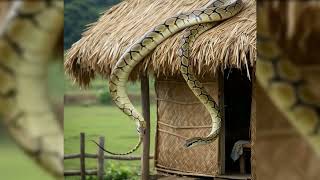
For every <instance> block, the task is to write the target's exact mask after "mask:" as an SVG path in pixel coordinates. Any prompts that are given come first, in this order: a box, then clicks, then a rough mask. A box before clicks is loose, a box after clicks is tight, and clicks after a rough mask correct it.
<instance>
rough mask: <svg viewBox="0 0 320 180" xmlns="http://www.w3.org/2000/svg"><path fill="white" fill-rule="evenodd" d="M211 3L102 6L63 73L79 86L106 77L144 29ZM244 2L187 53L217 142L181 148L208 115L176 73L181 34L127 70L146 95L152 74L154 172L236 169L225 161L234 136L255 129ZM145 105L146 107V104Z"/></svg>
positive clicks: (132, 0) (249, 9) (250, 2)
mask: <svg viewBox="0 0 320 180" xmlns="http://www.w3.org/2000/svg"><path fill="white" fill-rule="evenodd" d="M208 2H209V0H181V1H174V0H162V1H149V0H138V1H137V0H126V1H123V2H121V3H120V4H118V5H116V6H114V7H112V8H111V9H110V10H108V11H106V12H105V13H104V14H103V15H102V17H100V18H99V20H98V21H97V22H96V23H93V24H91V25H90V27H89V28H88V29H87V30H86V31H85V32H84V33H83V35H82V38H81V39H80V40H79V41H78V42H76V43H75V44H73V46H72V47H71V49H70V50H69V51H68V53H67V58H66V62H65V70H66V72H67V73H68V74H69V75H70V76H71V78H73V79H74V80H75V82H77V83H78V84H79V85H80V86H88V85H89V83H90V80H92V79H93V78H95V76H96V75H97V74H99V75H101V76H102V77H104V78H106V79H107V78H108V77H109V75H110V71H111V69H112V67H113V66H114V65H115V64H116V62H117V60H118V59H119V57H120V56H121V54H122V53H123V52H124V51H125V50H126V48H127V47H128V46H130V45H131V44H132V43H133V42H135V41H136V40H137V39H139V38H140V37H141V36H143V34H144V33H145V32H146V31H148V30H149V29H151V28H152V27H154V26H155V25H157V24H159V23H162V22H163V21H164V20H165V19H167V18H169V17H172V16H174V15H176V14H179V13H182V12H190V11H191V10H194V9H199V8H200V7H202V6H204V5H205V4H207V3H208ZM244 3H245V7H244V9H243V10H242V11H241V12H240V13H239V14H238V15H236V16H235V17H232V18H231V19H229V20H226V21H224V22H222V23H221V24H220V25H219V26H218V27H215V28H213V29H212V30H209V31H208V32H206V33H204V34H203V35H202V36H201V37H199V39H198V40H197V41H196V43H195V45H194V47H193V48H192V52H191V56H192V59H193V65H194V68H195V72H196V73H197V75H198V77H199V79H200V80H201V82H203V83H204V84H205V86H206V87H207V89H208V90H209V91H210V93H211V95H212V96H213V97H214V98H215V100H216V101H217V102H218V103H219V104H220V107H221V113H222V116H223V125H222V132H221V133H220V136H219V138H218V139H217V140H216V141H215V142H214V143H212V144H210V145H205V146H199V147H195V148H191V149H185V148H184V147H183V144H184V142H185V139H187V138H190V137H193V136H199V135H200V136H205V135H206V134H208V132H209V131H210V123H211V120H210V116H209V114H208V113H207V112H206V110H205V108H204V106H203V105H202V104H201V103H200V102H199V101H198V100H197V99H196V97H195V96H194V95H193V94H192V92H191V91H190V90H189V88H188V86H187V84H186V83H185V82H184V80H183V78H182V77H181V74H180V71H179V65H180V62H179V60H178V57H177V50H178V47H179V44H180V39H181V38H182V33H177V34H176V35H174V36H173V37H171V38H169V39H167V40H166V41H165V42H164V43H162V44H160V45H159V46H158V47H157V48H156V49H155V50H154V51H153V52H152V53H150V55H149V56H147V57H146V58H145V59H144V60H143V62H141V63H140V64H138V66H137V67H136V68H135V69H134V71H133V72H132V73H131V74H130V77H129V79H130V80H131V81H137V80H141V82H142V89H143V94H142V96H143V97H144V96H146V93H147V92H148V91H147V90H146V87H148V84H146V83H147V82H148V81H147V80H146V77H147V75H149V76H154V78H155V89H156V103H157V127H156V137H155V138H156V148H155V150H154V151H155V168H156V170H157V172H159V173H169V174H175V175H191V176H207V177H217V176H224V175H227V174H239V173H240V165H239V162H238V161H237V162H233V161H232V160H231V158H230V153H231V150H232V147H233V145H234V143H235V142H236V141H238V140H247V141H249V142H250V138H251V136H254V134H253V132H255V130H254V128H255V127H254V126H251V120H252V118H251V117H253V116H252V115H251V113H253V112H254V111H251V99H252V98H251V92H252V90H251V89H252V81H251V80H250V78H252V77H253V75H252V74H253V73H252V69H253V66H254V64H255V60H256V48H255V45H256V44H255V43H256V7H255V4H256V2H255V1H254V0H244ZM145 84H146V85H145ZM146 99H148V98H146ZM144 104H145V105H147V106H144V108H148V102H145V103H144ZM253 108H254V107H253ZM146 112H147V110H146ZM147 119H148V118H147ZM152 128H154V127H152ZM252 143H253V142H252ZM144 145H146V144H144ZM144 148H145V147H144ZM144 150H145V149H144ZM146 151H147V152H148V150H146ZM248 157H249V158H247V160H244V161H243V162H242V163H243V164H247V165H248V166H247V169H242V171H247V173H248V174H250V171H251V169H250V153H249V155H248ZM242 168H243V166H242ZM249 176H250V175H247V178H250V177H249ZM230 178H232V177H231V176H230Z"/></svg>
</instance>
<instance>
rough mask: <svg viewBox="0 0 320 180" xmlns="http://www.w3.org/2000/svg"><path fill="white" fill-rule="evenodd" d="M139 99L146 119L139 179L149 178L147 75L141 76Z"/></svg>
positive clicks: (148, 99) (148, 97) (146, 179)
mask: <svg viewBox="0 0 320 180" xmlns="http://www.w3.org/2000/svg"><path fill="white" fill-rule="evenodd" d="M141 101H142V115H143V118H144V120H145V121H146V132H145V135H144V138H143V145H142V146H143V149H142V157H141V179H142V180H148V179H149V154H150V95H149V78H148V76H147V75H143V76H142V77H141Z"/></svg>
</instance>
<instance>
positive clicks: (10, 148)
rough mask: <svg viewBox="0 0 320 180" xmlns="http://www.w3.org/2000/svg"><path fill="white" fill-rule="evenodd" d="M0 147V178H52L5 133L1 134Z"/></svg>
mask: <svg viewBox="0 0 320 180" xmlns="http://www.w3.org/2000/svg"><path fill="white" fill-rule="evenodd" d="M0 147H1V148H0V152H1V154H0V172H1V178H0V179H8V180H9V179H24V180H53V178H52V177H51V176H50V175H49V174H47V173H46V172H44V171H43V170H42V169H41V168H40V167H39V166H38V165H37V164H36V163H35V162H34V161H32V160H31V159H30V158H29V157H27V156H26V155H25V154H24V153H23V152H22V150H21V149H20V148H18V147H17V146H16V145H15V144H14V143H13V142H12V141H10V140H9V138H7V137H6V135H2V139H1V142H0Z"/></svg>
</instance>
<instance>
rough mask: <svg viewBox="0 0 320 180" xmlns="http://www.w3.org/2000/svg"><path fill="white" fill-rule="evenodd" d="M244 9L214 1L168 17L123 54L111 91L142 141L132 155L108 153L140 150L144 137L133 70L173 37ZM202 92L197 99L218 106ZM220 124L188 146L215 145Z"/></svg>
mask: <svg viewBox="0 0 320 180" xmlns="http://www.w3.org/2000/svg"><path fill="white" fill-rule="evenodd" d="M242 7H243V3H242V1H241V0H223V1H222V0H219V1H214V2H210V4H208V5H206V6H205V7H204V8H203V9H201V10H195V11H192V12H190V13H187V14H180V15H178V16H175V17H171V18H168V19H167V20H165V21H164V23H163V24H160V25H157V26H155V27H154V28H153V29H151V30H150V31H149V32H147V33H145V35H144V36H143V37H142V38H141V39H140V40H138V41H137V42H135V43H134V44H133V45H132V46H131V47H129V48H128V49H127V50H126V51H125V52H124V53H123V55H122V56H121V57H120V59H119V60H118V62H117V63H116V65H115V67H114V68H113V69H112V72H111V76H110V81H109V90H110V94H111V96H112V99H113V101H114V102H115V104H116V105H117V106H118V107H119V109H120V110H122V111H123V112H124V113H125V114H126V115H128V116H129V117H130V118H131V119H133V120H134V121H135V122H136V125H137V130H138V132H139V136H140V138H139V142H138V144H137V145H136V146H135V147H134V148H133V149H131V150H130V151H128V152H125V153H112V152H110V151H107V152H108V153H111V154H115V155H126V154H129V153H132V152H134V151H135V150H137V149H138V148H139V146H140V144H141V141H142V139H143V136H144V132H145V128H146V125H145V121H144V118H143V117H142V115H141V114H140V113H139V112H138V111H137V110H136V109H135V108H134V106H133V105H132V103H131V101H130V99H129V97H128V95H127V93H126V90H125V86H126V82H127V80H128V77H129V74H130V72H131V71H132V70H133V68H134V67H135V66H136V65H137V64H138V63H139V62H140V61H141V60H143V59H144V57H146V56H147V55H148V54H149V53H151V52H152V51H153V50H154V49H155V48H156V47H157V46H158V45H159V44H160V43H162V42H163V41H165V40H166V39H167V38H168V37H170V36H172V35H173V34H175V33H177V32H179V31H181V30H183V29H186V28H188V27H191V26H194V25H197V24H203V23H215V22H219V21H223V20H225V19H228V18H231V17H232V16H234V15H235V14H237V13H238V12H239V11H240V10H241V9H242ZM199 90H200V91H201V92H202V93H199V94H196V96H201V97H203V98H207V101H208V103H207V104H210V106H211V107H217V105H216V103H215V102H214V101H213V100H212V98H211V97H210V96H208V94H206V93H205V92H204V89H203V88H199ZM212 109H214V118H217V119H219V115H218V112H216V111H215V108H210V110H211V111H212V113H213V110H212ZM211 111H210V112H211ZM219 121H220V120H218V121H214V122H213V124H214V127H213V128H212V129H213V131H214V132H213V134H212V135H210V136H208V137H207V139H205V140H204V139H202V140H203V141H200V139H197V140H196V141H197V142H194V139H193V140H192V143H191V144H189V145H186V146H187V147H190V146H193V145H197V144H203V142H205V143H208V142H212V140H213V139H215V137H216V136H217V134H218V129H219V128H220V123H219ZM187 144H188V141H187Z"/></svg>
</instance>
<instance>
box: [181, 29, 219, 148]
mask: <svg viewBox="0 0 320 180" xmlns="http://www.w3.org/2000/svg"><path fill="white" fill-rule="evenodd" d="M216 25H217V23H207V24H199V25H195V26H192V27H190V28H187V29H186V30H185V32H184V35H183V38H182V41H181V47H180V49H179V57H180V61H181V64H180V72H181V74H182V76H183V78H184V79H185V81H186V82H187V84H188V86H189V87H190V89H191V90H192V92H193V93H194V94H195V95H196V97H197V98H198V99H199V100H200V102H201V103H203V104H204V106H205V107H206V109H207V110H208V112H209V113H210V116H211V119H212V128H211V132H210V133H209V135H208V136H207V137H193V138H190V139H187V141H186V143H185V147H192V146H195V145H199V144H209V143H212V142H213V141H214V140H216V138H217V137H218V135H219V131H220V127H221V117H220V112H219V107H218V104H217V103H216V102H215V101H214V99H213V98H212V97H211V96H210V94H209V93H208V92H207V90H206V89H205V87H204V86H203V85H202V83H201V82H200V81H199V80H198V79H197V78H196V76H195V74H194V72H193V66H192V63H191V62H192V61H190V57H189V56H190V48H191V47H192V45H193V44H194V42H195V40H196V39H197V38H198V37H199V36H200V35H201V34H202V33H204V32H205V31H207V30H209V29H211V28H213V27H214V26H216Z"/></svg>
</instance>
